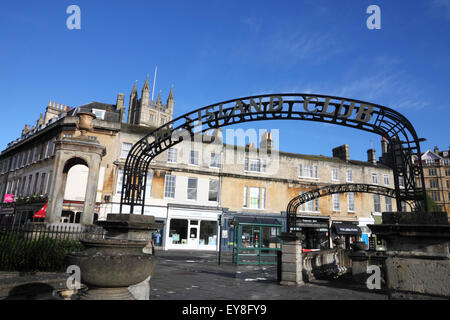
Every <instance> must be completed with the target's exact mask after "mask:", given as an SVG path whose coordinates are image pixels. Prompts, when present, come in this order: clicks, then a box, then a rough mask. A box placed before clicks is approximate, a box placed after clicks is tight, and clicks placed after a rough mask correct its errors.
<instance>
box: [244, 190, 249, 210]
mask: <svg viewBox="0 0 450 320" xmlns="http://www.w3.org/2000/svg"><path fill="white" fill-rule="evenodd" d="M244 208H248V187H247V186H245V187H244Z"/></svg>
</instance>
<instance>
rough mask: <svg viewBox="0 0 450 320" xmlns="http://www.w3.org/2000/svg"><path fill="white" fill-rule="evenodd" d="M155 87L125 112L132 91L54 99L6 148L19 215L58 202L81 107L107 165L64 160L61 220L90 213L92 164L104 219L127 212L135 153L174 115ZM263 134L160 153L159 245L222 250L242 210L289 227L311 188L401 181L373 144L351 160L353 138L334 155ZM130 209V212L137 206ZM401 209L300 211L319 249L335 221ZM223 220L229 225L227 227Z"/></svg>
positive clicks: (2, 158) (150, 189)
mask: <svg viewBox="0 0 450 320" xmlns="http://www.w3.org/2000/svg"><path fill="white" fill-rule="evenodd" d="M149 91H150V90H149V85H148V80H147V81H146V82H145V84H144V87H143V88H142V92H141V97H140V98H139V97H138V94H137V88H136V85H135V86H134V87H133V89H132V92H131V95H130V103H129V107H128V114H127V119H126V120H125V114H126V110H125V106H124V95H123V94H118V96H117V100H116V104H105V103H99V102H92V103H89V104H86V105H82V106H78V107H76V108H69V107H67V106H62V105H58V104H55V103H52V102H51V103H50V104H49V106H48V107H47V108H46V112H45V114H44V115H41V116H40V117H39V120H38V121H37V123H36V126H34V127H31V126H25V128H24V130H23V131H22V136H21V137H20V138H19V139H17V140H15V141H13V142H11V143H10V144H8V146H7V148H6V149H5V150H3V151H2V153H1V155H0V192H1V197H2V199H3V198H4V196H5V195H14V196H15V200H16V215H17V216H16V220H17V219H18V220H21V221H22V222H23V221H27V220H29V219H30V218H31V216H32V215H33V213H34V212H36V211H37V210H38V209H39V208H40V207H41V206H42V205H44V204H45V203H47V202H48V203H49V204H50V203H51V202H52V200H54V199H50V198H48V196H49V195H52V194H55V190H53V192H52V189H51V188H52V186H54V185H55V177H53V172H55V170H56V167H57V163H58V161H59V160H58V159H57V156H56V154H57V152H58V150H60V149H58V150H56V146H57V145H60V144H61V143H68V142H70V140H71V139H72V138H75V135H76V132H77V130H78V129H77V125H78V124H77V123H78V122H77V121H79V120H78V115H79V114H80V113H82V112H91V113H93V114H95V116H96V118H95V120H93V129H92V130H91V131H90V132H89V134H88V136H90V138H89V139H91V140H92V141H94V140H95V141H96V142H98V144H99V145H101V146H103V147H104V149H105V152H104V154H103V155H101V159H99V164H98V168H92V166H91V167H89V165H87V163H86V162H83V161H79V160H71V159H75V158H76V156H73V157H72V158H68V160H65V161H66V162H65V163H64V165H65V166H66V165H67V166H66V167H65V169H64V170H65V171H64V172H65V173H66V174H67V177H66V178H65V179H66V180H65V181H66V182H65V186H64V188H65V192H64V201H63V202H62V205H61V208H60V209H58V210H61V214H60V217H59V218H58V216H57V218H58V219H60V221H62V222H67V223H78V222H82V221H83V217H82V213H83V211H84V210H85V203H84V200H85V197H86V194H87V191H86V190H88V188H92V186H90V183H88V176H89V173H90V171H92V170H97V171H98V172H97V173H96V174H98V176H97V185H96V194H95V208H94V209H93V210H94V213H95V217H96V219H105V218H106V215H107V214H108V213H118V212H119V209H120V194H121V191H122V190H121V187H122V178H123V167H124V164H125V160H126V157H127V154H128V152H129V151H130V149H131V147H132V146H133V144H135V143H136V142H137V141H138V140H140V139H141V138H142V137H143V136H145V135H147V134H148V133H150V132H151V131H153V130H154V129H156V128H157V127H159V126H161V125H163V124H165V123H167V122H169V121H171V120H172V119H173V110H174V95H173V90H170V94H169V96H168V98H167V102H166V104H162V102H161V96H158V99H157V101H151V100H150V99H149V97H150V94H149ZM258 138H259V145H258V146H255V145H253V144H249V145H247V146H233V145H227V144H224V139H223V131H222V130H220V129H218V130H215V131H214V132H209V133H207V134H205V135H203V136H198V137H196V139H195V140H194V141H187V140H186V141H183V142H182V143H180V144H178V145H176V146H174V147H173V148H172V149H169V150H166V151H165V152H164V153H162V154H160V155H158V157H157V158H156V159H154V161H153V162H152V163H151V164H150V170H149V174H148V177H147V190H146V206H145V208H144V214H149V215H150V214H151V215H153V216H155V218H156V221H157V222H160V223H162V224H163V225H164V227H163V229H161V230H160V232H157V233H156V234H155V239H154V240H155V246H160V247H162V248H164V249H199V250H218V243H219V239H220V240H221V242H222V245H223V247H224V248H225V249H226V248H229V244H230V243H231V242H232V237H233V233H232V231H233V227H232V223H231V222H232V220H233V219H234V218H235V217H255V218H273V219H276V220H278V221H279V223H280V224H282V225H283V226H284V225H285V224H286V206H287V204H288V203H289V201H290V200H291V199H292V198H294V197H296V196H298V195H299V194H300V193H302V192H306V191H309V190H312V189H314V188H317V187H320V186H325V185H329V184H342V183H367V184H379V185H382V186H387V187H390V188H394V183H393V175H392V170H391V169H390V168H388V167H386V166H385V165H383V164H382V163H381V162H380V161H377V160H376V155H375V151H374V150H369V151H368V158H367V161H355V160H351V159H350V158H349V146H348V145H344V146H340V147H337V148H336V149H334V150H332V151H331V152H330V153H331V155H330V156H317V155H304V154H294V153H288V152H283V151H279V150H277V149H276V146H275V145H274V143H273V142H274V137H273V133H272V132H271V133H269V132H265V133H264V134H262V135H261V136H260V137H258ZM63 151H64V150H61V152H63ZM58 170H59V169H58ZM58 172H59V171H58ZM33 196H34V197H33ZM30 198H32V199H30ZM53 207H55V208H57V207H58V206H56V205H53ZM123 209H124V210H123V212H124V213H127V210H129V209H128V208H126V207H124V208H123ZM393 210H394V211H395V210H396V207H395V201H393V199H391V198H386V197H383V196H378V195H373V194H337V195H333V196H330V197H323V198H320V199H316V200H315V201H311V202H310V203H307V204H305V205H303V206H302V207H301V208H300V211H299V213H298V215H299V217H301V218H302V219H303V220H302V221H303V223H304V225H303V228H304V230H303V231H304V233H305V234H307V240H306V243H305V245H306V248H309V249H320V248H326V247H330V246H333V243H332V241H331V240H332V238H333V237H334V229H333V225H334V224H338V223H350V224H354V225H357V226H359V227H360V228H361V230H362V232H363V235H365V236H367V235H368V234H369V233H370V230H369V229H368V228H367V227H366V225H367V224H372V223H377V222H379V219H380V217H381V212H383V211H393ZM19 216H20V217H19ZM52 219H53V218H52ZM219 221H221V226H220V227H221V228H222V231H225V232H222V233H220V232H219V228H220V227H219Z"/></svg>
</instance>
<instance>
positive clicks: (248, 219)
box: [232, 217, 281, 226]
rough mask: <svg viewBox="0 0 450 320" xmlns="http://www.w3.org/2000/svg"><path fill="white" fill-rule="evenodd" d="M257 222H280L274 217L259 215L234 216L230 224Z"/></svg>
mask: <svg viewBox="0 0 450 320" xmlns="http://www.w3.org/2000/svg"><path fill="white" fill-rule="evenodd" d="M244 223H245V224H258V225H279V226H281V223H280V222H279V221H278V220H277V219H275V218H259V217H234V218H233V222H232V224H244Z"/></svg>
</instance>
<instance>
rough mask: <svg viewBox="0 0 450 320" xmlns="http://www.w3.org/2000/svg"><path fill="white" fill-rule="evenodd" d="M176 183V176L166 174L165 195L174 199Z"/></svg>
mask: <svg viewBox="0 0 450 320" xmlns="http://www.w3.org/2000/svg"><path fill="white" fill-rule="evenodd" d="M175 185H176V176H172V175H166V177H165V182H164V197H165V198H170V199H174V198H175Z"/></svg>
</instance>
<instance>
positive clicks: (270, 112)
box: [120, 93, 427, 214]
mask: <svg viewBox="0 0 450 320" xmlns="http://www.w3.org/2000/svg"><path fill="white" fill-rule="evenodd" d="M261 120H305V121H315V122H325V123H331V124H336V125H341V126H346V127H350V128H355V129H359V130H364V131H368V132H372V133H375V134H378V135H381V136H382V137H384V138H386V139H387V141H388V146H389V154H390V159H389V160H390V163H389V165H390V166H391V168H392V169H393V173H394V182H395V193H396V201H397V206H398V207H400V206H401V203H402V202H403V201H406V202H408V201H411V202H412V203H413V204H414V206H415V208H416V210H419V209H425V210H426V209H427V201H426V197H425V184H424V176H423V168H422V163H421V161H420V154H421V152H420V141H421V140H419V138H418V137H417V134H416V131H415V129H414V127H413V126H412V125H411V123H410V122H409V120H408V119H407V118H406V117H404V116H403V115H401V114H400V113H398V112H397V111H395V110H393V109H390V108H388V107H384V106H381V105H377V104H372V103H369V102H364V101H360V100H352V99H347V98H341V97H333V96H325V95H316V94H301V93H300V94H297V93H290V94H270V95H259V96H252V97H244V98H239V99H233V100H228V101H224V102H220V103H216V104H212V105H209V106H206V107H203V108H200V109H197V110H194V111H192V112H189V113H187V114H184V115H182V116H180V117H178V118H176V119H174V120H172V121H170V122H168V123H166V124H165V125H163V126H161V127H159V128H157V129H155V130H154V131H152V132H151V133H149V134H148V135H146V136H145V137H143V138H142V139H141V140H139V141H138V142H137V143H136V144H135V145H134V146H133V147H132V148H131V150H130V152H129V154H128V156H127V159H126V161H125V166H124V175H123V176H124V181H123V185H122V193H121V201H120V212H122V207H123V205H129V206H130V213H134V208H135V207H136V206H141V207H142V208H141V210H142V211H141V213H142V214H143V213H144V205H145V189H146V188H145V186H146V176H147V172H148V168H149V164H150V162H151V160H152V159H153V158H155V157H156V156H157V155H158V154H160V153H162V152H164V151H165V150H167V149H169V148H171V147H173V146H175V145H176V144H178V143H180V142H182V141H183V139H184V138H185V137H186V134H185V133H187V135H190V136H191V138H192V137H193V136H194V135H197V134H202V133H204V132H206V131H209V130H211V129H217V128H220V127H225V126H229V125H233V124H237V123H243V122H251V121H261ZM414 157H417V158H418V159H419V161H417V162H415V161H414V160H415V159H414ZM400 179H403V182H404V188H400ZM416 179H419V180H420V181H421V187H417V185H416ZM423 204H424V205H425V207H424V208H422V206H423Z"/></svg>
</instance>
